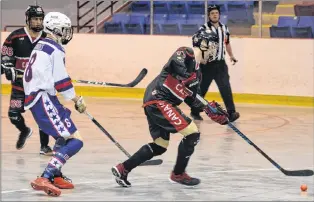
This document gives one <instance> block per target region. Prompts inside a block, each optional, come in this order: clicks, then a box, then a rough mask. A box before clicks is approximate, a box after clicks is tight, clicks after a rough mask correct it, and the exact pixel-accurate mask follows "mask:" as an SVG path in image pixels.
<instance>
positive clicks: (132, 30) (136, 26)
mask: <svg viewBox="0 0 314 202" xmlns="http://www.w3.org/2000/svg"><path fill="white" fill-rule="evenodd" d="M124 30H125V33H126V34H144V29H143V24H140V23H125V24H124Z"/></svg>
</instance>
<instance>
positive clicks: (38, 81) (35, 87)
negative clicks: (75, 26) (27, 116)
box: [23, 38, 75, 110]
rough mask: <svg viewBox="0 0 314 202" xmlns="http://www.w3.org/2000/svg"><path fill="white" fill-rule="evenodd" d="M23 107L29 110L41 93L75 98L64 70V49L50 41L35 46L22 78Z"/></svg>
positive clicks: (45, 40)
mask: <svg viewBox="0 0 314 202" xmlns="http://www.w3.org/2000/svg"><path fill="white" fill-rule="evenodd" d="M23 84H24V91H25V106H24V109H25V110H27V109H29V108H31V107H32V106H33V105H34V104H36V102H37V101H38V99H39V98H40V97H41V95H42V94H43V93H46V94H48V95H51V96H56V94H57V91H58V92H59V93H60V94H62V96H63V97H64V98H65V99H66V100H70V99H73V98H74V97H75V91H74V87H73V85H72V82H71V79H70V77H69V75H68V73H67V71H66V69H65V51H64V48H63V47H62V46H61V45H60V44H58V43H56V42H55V41H53V40H51V39H48V38H46V39H43V40H41V41H39V42H38V43H37V45H36V46H35V48H34V50H33V52H32V54H31V57H30V60H29V63H28V66H27V68H26V69H25V72H24V76H23Z"/></svg>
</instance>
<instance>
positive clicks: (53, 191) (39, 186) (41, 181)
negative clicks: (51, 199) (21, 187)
mask: <svg viewBox="0 0 314 202" xmlns="http://www.w3.org/2000/svg"><path fill="white" fill-rule="evenodd" d="M31 186H32V188H33V189H34V190H37V191H44V192H46V194H48V195H49V196H60V194H61V190H60V189H59V188H58V187H55V186H54V185H53V184H52V183H51V181H50V180H49V179H47V178H44V177H38V178H37V179H36V180H34V181H32V182H31Z"/></svg>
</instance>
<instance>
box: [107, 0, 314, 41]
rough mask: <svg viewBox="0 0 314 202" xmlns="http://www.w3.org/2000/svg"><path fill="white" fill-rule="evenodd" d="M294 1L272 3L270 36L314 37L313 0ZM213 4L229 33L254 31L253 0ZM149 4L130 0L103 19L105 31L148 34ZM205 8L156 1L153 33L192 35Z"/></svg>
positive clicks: (190, 3)
mask: <svg viewBox="0 0 314 202" xmlns="http://www.w3.org/2000/svg"><path fill="white" fill-rule="evenodd" d="M290 2H293V1H292V0H290ZM297 2H298V4H293V3H289V4H288V6H287V4H285V1H278V2H275V4H273V5H271V6H272V7H274V8H276V9H275V10H276V11H275V12H274V13H273V14H274V17H271V15H272V14H268V16H269V17H268V18H269V19H272V18H273V19H275V20H271V21H269V22H270V23H269V25H266V27H267V30H268V31H267V32H268V35H269V36H270V37H274V38H313V37H314V3H313V1H297ZM213 4H216V5H219V6H220V7H221V21H222V23H224V24H227V25H228V26H229V28H230V27H231V32H232V33H234V30H236V29H241V28H242V29H243V28H244V27H249V32H248V34H250V33H252V35H253V31H250V29H251V27H252V30H253V28H254V29H256V25H255V21H256V20H257V19H256V9H255V11H254V2H253V1H208V5H213ZM278 4H279V6H278ZM281 5H283V6H281ZM150 6H151V5H150V1H134V2H132V3H131V4H130V6H129V7H128V8H127V9H126V10H124V11H121V12H120V13H116V14H114V15H113V17H112V20H111V21H107V22H105V23H104V32H105V33H119V34H149V33H150V23H151V22H150ZM255 6H256V5H255ZM277 6H278V7H277ZM204 8H205V6H204V2H202V1H155V2H154V8H153V10H154V16H153V19H154V24H153V30H154V34H162V35H192V34H193V33H195V31H196V30H198V28H199V27H200V26H201V25H202V24H204V22H205V16H204ZM290 8H291V9H290ZM289 9H290V10H289ZM253 12H255V17H254V15H253ZM294 15H295V16H294ZM276 16H277V17H276ZM277 19H278V22H277ZM256 22H258V21H256ZM264 36H265V35H264Z"/></svg>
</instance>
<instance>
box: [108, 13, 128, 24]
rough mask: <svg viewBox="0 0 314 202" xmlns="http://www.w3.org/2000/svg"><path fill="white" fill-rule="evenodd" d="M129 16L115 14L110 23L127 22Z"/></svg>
mask: <svg viewBox="0 0 314 202" xmlns="http://www.w3.org/2000/svg"><path fill="white" fill-rule="evenodd" d="M129 21H130V15H129V14H126V13H116V14H114V15H113V17H112V22H129Z"/></svg>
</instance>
